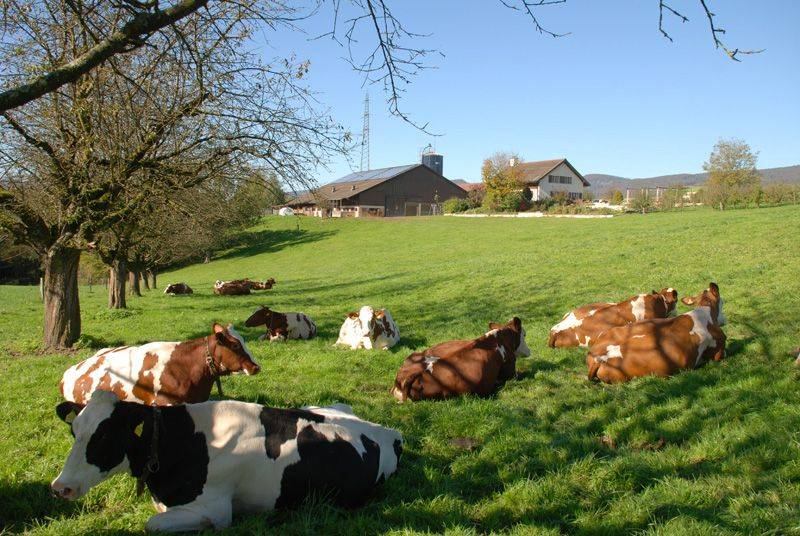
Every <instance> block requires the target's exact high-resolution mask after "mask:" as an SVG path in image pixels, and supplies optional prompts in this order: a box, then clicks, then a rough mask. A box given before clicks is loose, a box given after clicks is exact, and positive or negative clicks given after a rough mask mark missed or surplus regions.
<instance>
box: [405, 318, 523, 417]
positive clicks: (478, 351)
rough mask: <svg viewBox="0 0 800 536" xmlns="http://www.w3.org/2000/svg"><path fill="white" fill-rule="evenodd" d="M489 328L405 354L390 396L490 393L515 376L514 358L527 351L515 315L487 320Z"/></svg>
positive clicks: (443, 395)
mask: <svg viewBox="0 0 800 536" xmlns="http://www.w3.org/2000/svg"><path fill="white" fill-rule="evenodd" d="M489 330H490V331H489V332H488V333H486V334H485V335H482V336H480V337H478V338H477V339H473V340H467V341H448V342H443V343H441V344H437V345H436V346H433V347H431V348H428V349H427V350H425V351H423V352H415V353H413V354H411V355H410V356H408V357H407V358H406V359H405V361H404V362H403V364H402V366H401V367H400V370H398V371H397V376H396V377H395V380H394V387H393V388H392V395H393V396H394V397H395V398H396V399H397V400H398V401H399V402H405V401H406V400H409V399H410V400H426V399H442V398H449V397H453V396H459V395H465V394H469V393H473V394H476V395H479V396H487V395H490V394H492V393H493V392H494V391H495V389H497V387H498V386H499V385H501V384H503V383H505V382H506V380H509V379H510V378H513V377H514V376H515V375H516V365H517V357H523V356H529V355H531V351H530V349H529V348H528V345H527V344H526V343H525V330H524V329H523V327H522V321H521V320H520V319H519V318H517V317H514V318H512V319H511V320H510V321H509V322H508V323H507V324H495V323H490V324H489Z"/></svg>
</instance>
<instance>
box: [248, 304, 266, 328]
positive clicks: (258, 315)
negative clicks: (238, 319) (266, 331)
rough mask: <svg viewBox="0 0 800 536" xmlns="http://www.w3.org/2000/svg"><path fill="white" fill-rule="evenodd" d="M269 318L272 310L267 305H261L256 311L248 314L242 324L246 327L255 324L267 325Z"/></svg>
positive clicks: (251, 326) (252, 326)
mask: <svg viewBox="0 0 800 536" xmlns="http://www.w3.org/2000/svg"><path fill="white" fill-rule="evenodd" d="M271 318H272V311H270V310H269V307H267V306H265V305H262V306H261V307H259V308H258V309H257V310H256V312H254V313H253V314H251V315H250V318H248V319H247V320H245V321H244V325H245V326H247V327H248V328H254V327H256V326H269V324H270V319H271Z"/></svg>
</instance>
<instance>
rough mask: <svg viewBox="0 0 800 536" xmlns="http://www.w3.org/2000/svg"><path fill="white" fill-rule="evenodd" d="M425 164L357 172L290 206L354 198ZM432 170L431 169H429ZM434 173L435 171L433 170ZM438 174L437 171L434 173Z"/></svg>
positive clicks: (292, 201)
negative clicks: (320, 200)
mask: <svg viewBox="0 0 800 536" xmlns="http://www.w3.org/2000/svg"><path fill="white" fill-rule="evenodd" d="M423 165H424V164H407V165H405V166H393V167H387V168H380V169H370V170H368V171H356V172H355V173H350V174H349V175H345V176H344V177H342V178H340V179H336V180H335V181H331V182H329V183H327V184H323V185H322V186H320V187H319V188H317V189H316V190H314V191H310V192H305V193H303V194H301V195H298V196H297V197H295V198H294V199H292V200H290V201H289V202H288V203H287V204H288V205H312V204H314V203H315V202H316V201H317V200H318V199H319V198H320V197H321V198H323V199H327V200H329V201H339V200H342V199H347V198H348V197H353V196H354V195H356V194H359V193H361V192H363V191H365V190H369V189H370V188H372V187H374V186H377V185H379V184H382V183H384V182H386V181H388V180H390V179H393V178H395V177H397V176H399V175H402V174H403V173H406V172H407V171H410V170H412V169H416V168H418V167H420V166H423ZM427 169H430V168H427ZM431 171H433V170H431ZM433 172H434V173H436V172H435V171H433ZM445 180H446V179H445Z"/></svg>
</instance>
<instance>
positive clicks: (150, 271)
mask: <svg viewBox="0 0 800 536" xmlns="http://www.w3.org/2000/svg"><path fill="white" fill-rule="evenodd" d="M147 273H148V274H150V280H151V281H152V282H151V283H150V288H151V289H153V290H158V282H157V281H156V269H155V268H150V269H148V270H147Z"/></svg>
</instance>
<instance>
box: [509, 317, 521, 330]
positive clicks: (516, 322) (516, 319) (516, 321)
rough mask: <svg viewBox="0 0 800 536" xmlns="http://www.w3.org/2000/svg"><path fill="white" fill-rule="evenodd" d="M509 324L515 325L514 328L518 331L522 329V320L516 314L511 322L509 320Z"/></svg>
mask: <svg viewBox="0 0 800 536" xmlns="http://www.w3.org/2000/svg"><path fill="white" fill-rule="evenodd" d="M509 324H511V325H512V326H514V329H515V330H516V331H520V330H521V329H522V320H520V319H519V317H518V316H515V317H514V318H512V319H511V322H509Z"/></svg>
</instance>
